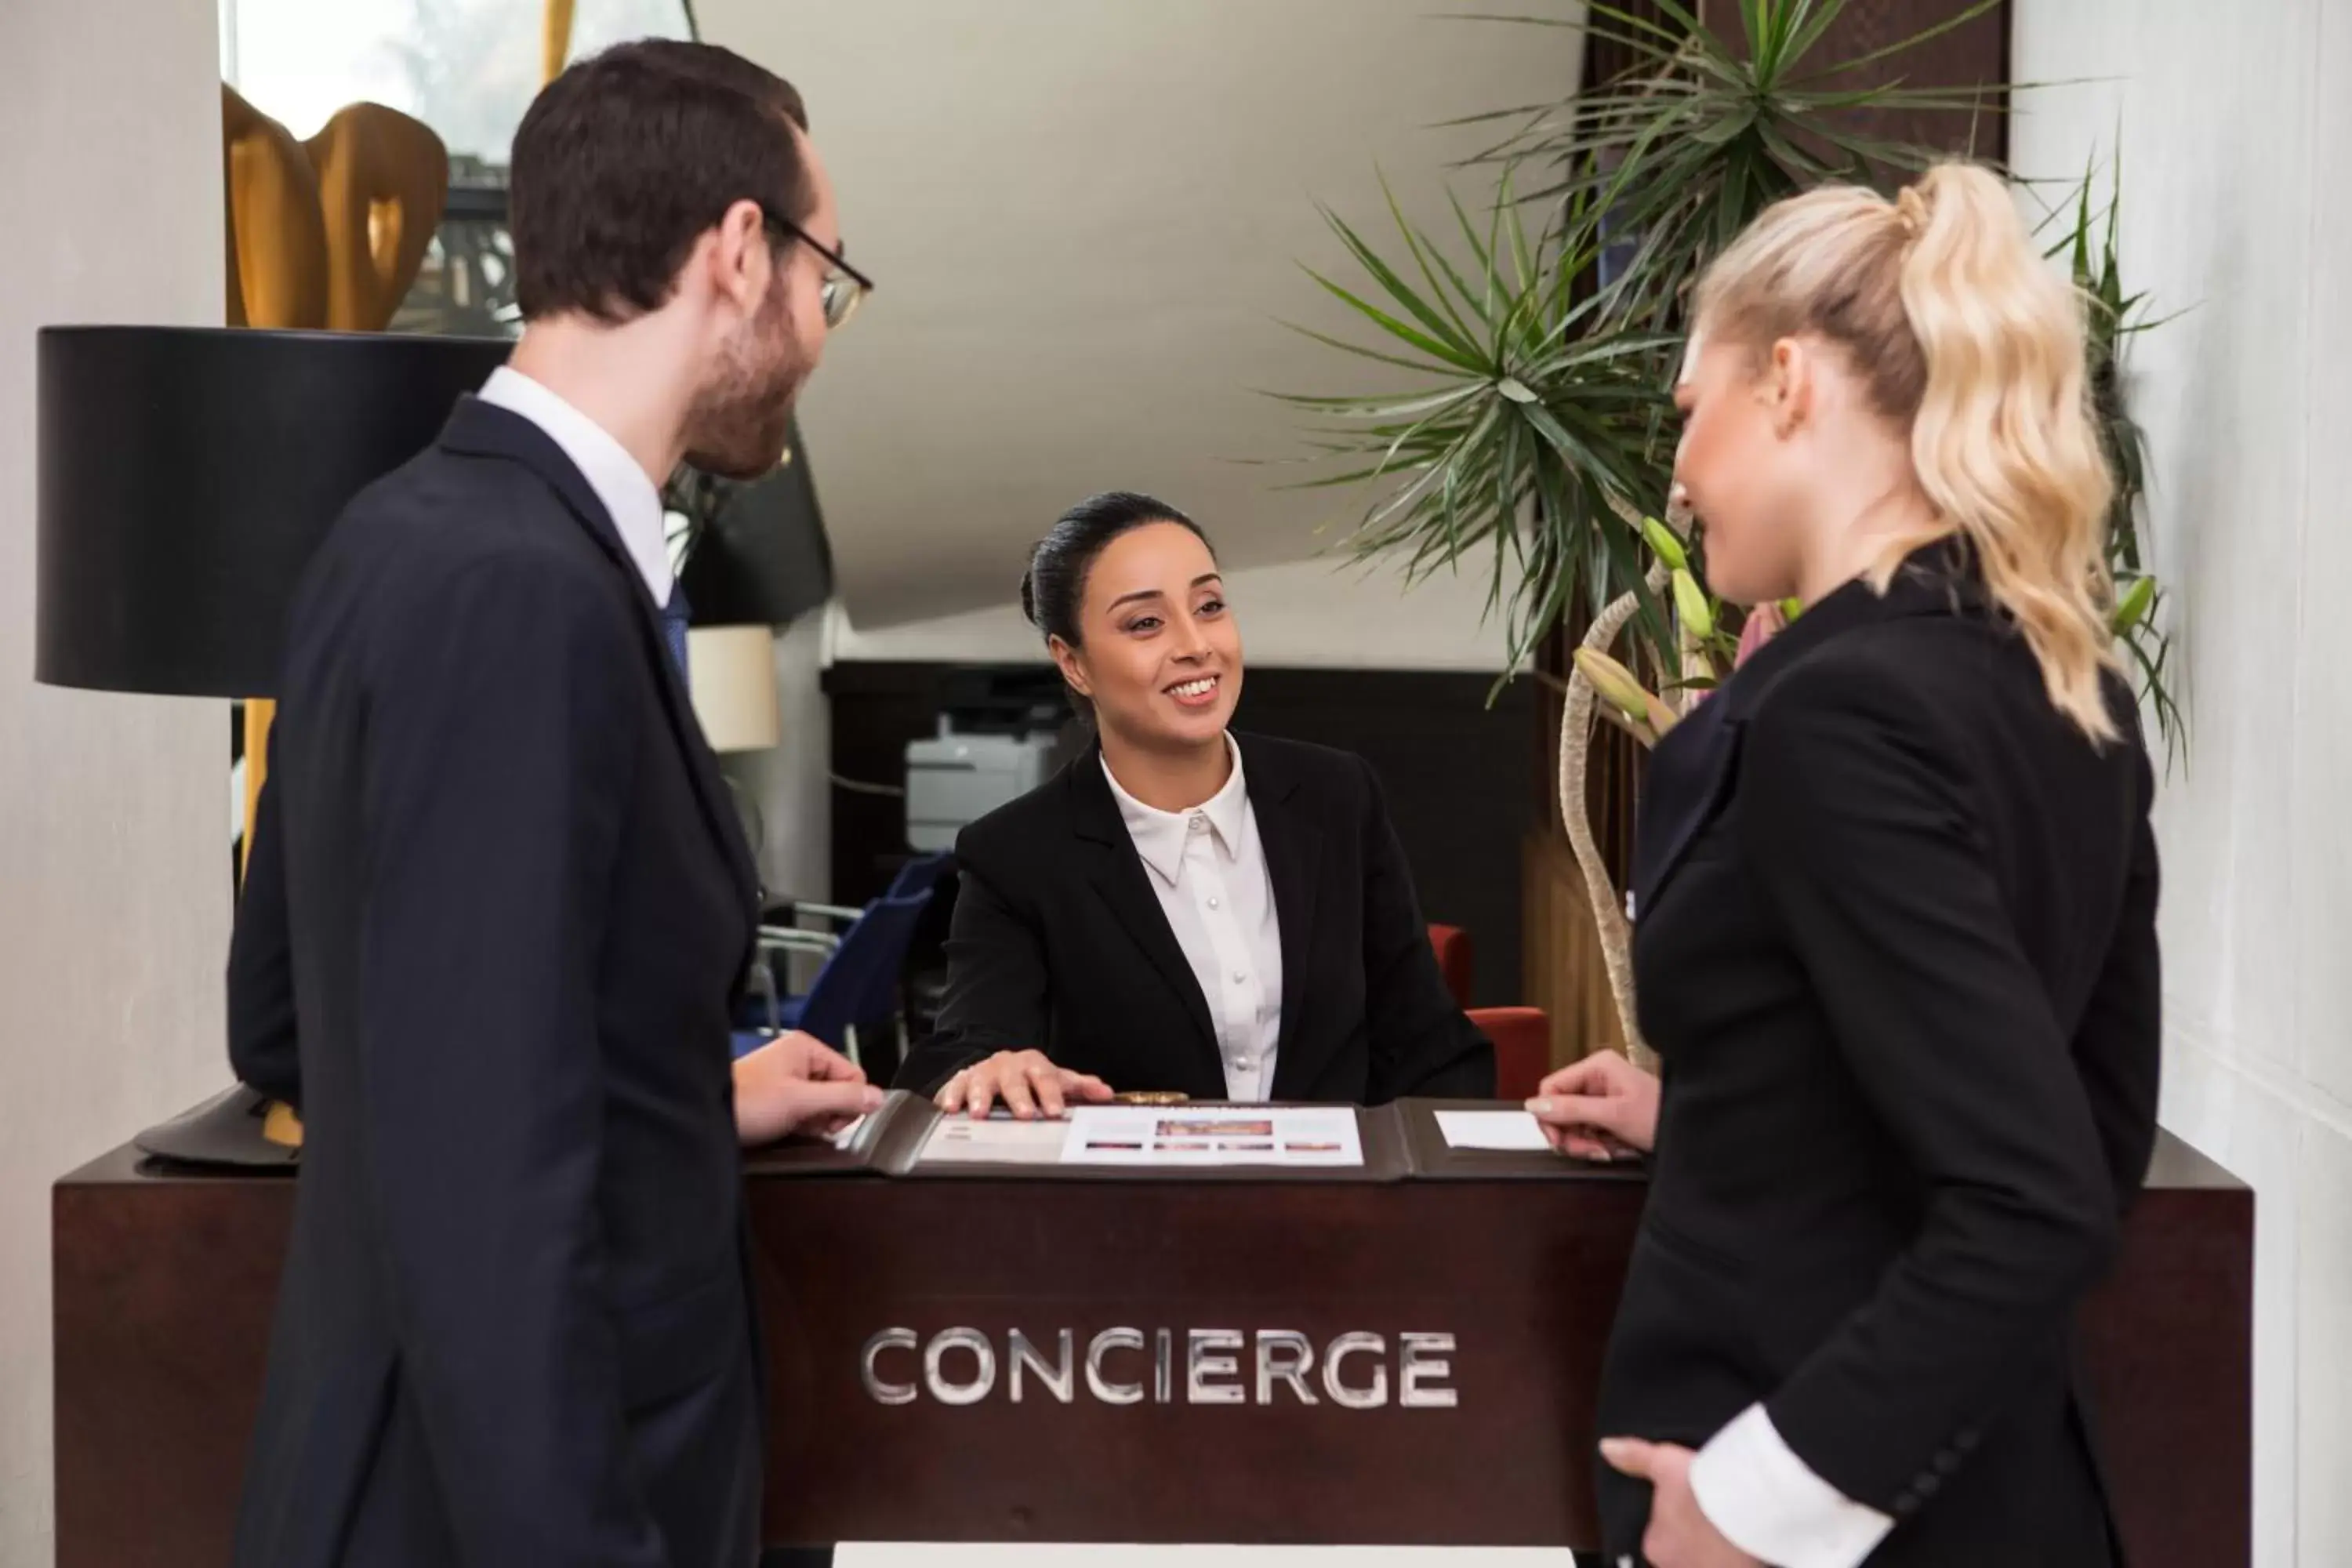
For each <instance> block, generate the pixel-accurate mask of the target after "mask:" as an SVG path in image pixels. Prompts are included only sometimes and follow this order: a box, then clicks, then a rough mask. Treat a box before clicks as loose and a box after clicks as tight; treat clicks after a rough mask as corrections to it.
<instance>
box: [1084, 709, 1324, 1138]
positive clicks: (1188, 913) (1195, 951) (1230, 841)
mask: <svg viewBox="0 0 2352 1568" xmlns="http://www.w3.org/2000/svg"><path fill="white" fill-rule="evenodd" d="M1225 746H1226V749H1227V750H1228V751H1229V752H1231V754H1232V756H1233V760H1234V772H1233V776H1232V777H1231V778H1228V779H1227V780H1226V781H1225V785H1224V787H1223V789H1221V790H1219V791H1218V792H1217V793H1216V794H1215V795H1212V796H1211V797H1210V798H1209V799H1207V800H1206V801H1203V802H1202V804H1201V805H1196V806H1194V807H1193V808H1192V810H1190V811H1161V810H1160V809H1158V808H1157V807H1155V806H1149V805H1144V804H1143V803H1142V802H1141V801H1139V800H1138V799H1136V798H1135V797H1134V796H1133V795H1129V794H1128V793H1127V791H1126V790H1125V789H1124V788H1123V787H1121V785H1120V784H1119V782H1118V775H1116V774H1115V773H1112V772H1111V771H1110V763H1108V761H1106V762H1105V763H1103V776H1104V777H1105V778H1107V779H1108V780H1110V793H1111V795H1112V797H1113V798H1114V799H1116V800H1117V801H1118V815H1119V817H1120V819H1121V820H1123V821H1124V822H1125V823H1126V824H1127V832H1128V837H1129V838H1132V839H1133V840H1134V841H1135V852H1136V854H1137V855H1138V856H1139V857H1140V858H1141V859H1142V861H1143V864H1144V867H1145V868H1146V870H1147V872H1148V873H1149V879H1150V883H1151V890H1152V891H1153V892H1155V893H1157V894H1158V895H1159V896H1160V910H1162V911H1163V912H1164V913H1165V914H1166V915H1167V916H1168V926H1169V929H1170V930H1171V931H1173V932H1174V933H1175V935H1176V945H1177V946H1179V947H1181V948H1182V949H1183V950H1184V960H1185V962H1186V963H1190V964H1191V965H1192V977H1193V978H1194V979H1195V980H1197V981H1199V982H1200V984H1201V994H1202V996H1203V997H1205V998H1206V999H1207V1000H1208V1004H1209V1018H1210V1021H1211V1022H1212V1023H1213V1024H1214V1025H1215V1026H1216V1030H1217V1049H1218V1051H1219V1053H1220V1054H1221V1055H1223V1058H1224V1059H1225V1093H1226V1095H1227V1096H1228V1097H1229V1098H1231V1099H1234V1100H1265V1099H1267V1098H1269V1097H1270V1095H1271V1092H1272V1090H1273V1088H1274V1052H1275V1047H1276V1044H1277V1043H1278V1042H1279V1041H1280V1039H1281V1037H1282V930H1281V927H1280V925H1279V924H1278V923H1277V922H1276V918H1275V908H1274V884H1273V882H1272V881H1271V880H1269V879H1268V878H1267V876H1266V869H1265V847H1264V846H1263V845H1262V844H1261V843H1260V842H1259V841H1258V836H1257V812H1256V810H1255V808H1254V807H1253V806H1252V805H1250V798H1249V787H1248V785H1247V784H1244V782H1243V778H1242V752H1241V748H1240V747H1239V746H1238V745H1235V744H1234V738H1233V737H1232V736H1231V735H1228V736H1226V737H1225Z"/></svg>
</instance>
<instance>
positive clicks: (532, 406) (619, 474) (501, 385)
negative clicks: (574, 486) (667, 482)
mask: <svg viewBox="0 0 2352 1568" xmlns="http://www.w3.org/2000/svg"><path fill="white" fill-rule="evenodd" d="M480 396H481V399H482V401H483V402H485V403H492V404H496V405H498V406H499V407H500V408H504V409H506V410H508V411H509V413H513V414H520V415H521V416H523V417H524V418H525V419H528V420H530V422H531V423H532V424H534V425H536V426H539V427H540V428H541V430H544V431H545V432H546V433H547V436H548V438H549V439H550V440H551V441H553V442H554V443H555V444H556V446H557V447H559V448H561V449H562V453H563V455H564V456H565V457H567V458H571V459H572V467H573V468H578V469H579V470H580V477H581V478H583V479H586V480H587V481H588V488H589V489H592V490H593V491H595V492H596V499H597V500H600V501H602V502H603V503H604V510H606V511H607V512H609V513H611V514H612V518H613V526H614V529H616V530H618V531H619V532H620V535H621V543H622V545H623V547H624V548H625V549H626V550H627V551H628V552H629V560H630V561H631V562H632V563H634V564H635V566H636V569H637V574H638V575H640V576H641V577H643V578H644V579H645V580H646V592H647V593H649V594H651V595H653V596H654V603H655V604H656V605H667V604H668V603H669V595H670V589H671V586H672V579H671V576H670V570H669V542H668V540H667V537H666V532H667V531H666V530H665V529H664V528H663V526H662V504H661V492H660V491H659V490H657V489H655V488H654V482H653V480H651V479H647V478H646V471H645V469H643V468H639V467H638V466H637V460H636V459H635V458H632V457H630V456H629V452H628V448H627V447H624V446H622V445H621V443H620V442H618V441H616V440H614V438H613V435H612V433H611V432H610V431H608V430H606V429H605V428H604V426H602V425H599V424H597V423H596V422H595V421H594V420H593V419H591V418H589V417H588V416H586V415H585V414H583V413H581V412H580V410H579V409H577V408H575V407H573V406H572V404H571V403H570V402H569V401H568V400H566V399H565V398H564V397H562V395H559V394H558V393H556V392H554V391H552V390H551V389H550V388H549V387H548V386H547V385H546V384H544V383H542V382H537V381H533V380H532V379H531V378H530V376H527V375H525V374H522V372H520V371H519V370H516V369H514V368H513V367H512V366H510V365H500V366H499V368H498V369H496V370H494V371H492V372H491V373H490V378H489V380H488V381H487V382H485V383H483V384H482V390H481V393H480Z"/></svg>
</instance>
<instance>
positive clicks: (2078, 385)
mask: <svg viewBox="0 0 2352 1568" xmlns="http://www.w3.org/2000/svg"><path fill="white" fill-rule="evenodd" d="M1694 319H1695V320H1696V321H1703V322H1704V323H1705V324H1706V331H1708V332H1709V333H1710V334H1717V333H1727V334H1729V335H1730V336H1732V337H1734V338H1737V339H1743V340H1747V341H1749V342H1757V343H1759V345H1761V344H1769V343H1770V342H1774V341H1776V340H1777V339H1779V338H1781V337H1787V336H1792V335H1794V334H1796V333H1798V332H1801V331H1811V332H1817V333H1819V334H1821V335H1822V336H1823V337H1826V338H1828V339H1829V340H1830V341H1832V342H1836V343H1838V344H1839V345H1840V346H1842V347H1843V348H1844V349H1845V350H1846V352H1847V353H1848V355H1849V356H1850V357H1851V359H1852V362H1853V366H1854V368H1855V369H1856V370H1857V371H1858V372H1859V373H1860V374H1862V375H1863V376H1864V378H1865V379H1866V380H1867V382H1868V384H1869V385H1870V388H1871V394H1872V398H1873V401H1874V404H1875V405H1876V406H1877V407H1878V409H1879V412H1880V413H1881V414H1883V415H1885V416H1887V417H1889V418H1891V419H1894V420H1895V421H1897V422H1899V423H1903V424H1907V426H1908V428H1909V430H1910V433H1911V462H1912V467H1913V468H1914V469H1915V470H1916V473H1917V475H1918V479H1919V487H1920V489H1921V490H1922V491H1924V492H1925V493H1926V495H1927V499H1928V500H1929V502H1930V503H1931V504H1932V505H1933V506H1934V507H1935V509H1936V512H1937V519H1938V522H1939V524H1940V526H1939V527H1938V528H1937V529H1936V530H1935V531H1932V532H1931V533H1929V534H1928V535H1927V536H1926V537H1924V538H1912V539H1906V540H1898V541H1895V542H1894V543H1892V544H1891V545H1890V547H1889V549H1888V551H1887V552H1886V554H1885V556H1884V557H1883V558H1882V559H1881V561H1880V563H1879V564H1878V567H1877V570H1876V572H1875V573H1874V582H1875V584H1876V585H1877V586H1878V587H1879V588H1880V589H1881V590H1882V591H1883V590H1884V589H1885V586H1886V583H1887V580H1888V579H1889V578H1891V577H1892V576H1893V575H1894V573H1895V569H1896V567H1897V566H1899V565H1900V564H1901V563H1902V560H1903V557H1904V556H1905V555H1906V554H1908V553H1909V552H1911V551H1912V550H1915V549H1916V548H1918V546H1919V545H1921V544H1923V543H1926V542H1928V541H1929V540H1931V539H1933V538H1937V537H1942V536H1945V535H1948V534H1951V533H1958V534H1960V535H1962V536H1963V537H1965V538H1966V539H1967V540H1968V542H1969V544H1970V545H1971V546H1972V547H1973V549H1974V551H1975V555H1976V561H1977V564H1978V568H1979V571H1980V572H1981V573H1982V574H1983V576H1984V582H1985V586H1986V588H1987V590H1988V591H1989V592H1990V594H1991V595H1992V597H1993V599H1994V601H1995V602H1996V603H1997V604H1998V605H2000V608H2001V609H2002V611H2003V612H2004V613H2005V614H2006V615H2007V616H2009V618H2010V619H2011V621H2012V622H2013V623H2014V624H2015V625H2016V626H2017V628H2018V631H2019V633H2020V634H2021V636H2023V637H2024V638H2025V641H2026V646H2027V647H2030V648H2032V651H2033V656H2034V658H2035V659H2036V660H2037V661H2038V662H2039V663H2040V665H2041V667H2042V684H2043V686H2044V687H2045V688H2046V689H2047V690H2048V691H2049V693H2050V700H2051V702H2052V703H2053V705H2055V706H2056V707H2057V708H2058V710H2060V711H2061V712H2063V713H2064V714H2065V715H2066V716H2067V717H2068V718H2070V719H2072V720H2073V721H2074V723H2075V724H2076V726H2077V727H2079V728H2080V729H2081V730H2082V731H2083V732H2084V734H2086V735H2088V736H2090V737H2091V738H2092V739H2094V740H2096V741H2110V740H2113V739H2115V737H2116V722H2115V719H2114V717H2113V716H2112V715H2111V714H2110V713H2109V712H2108V710H2107V703H2106V699H2105V691H2104V689H2103V683H2102V676H2103V674H2104V672H2105V670H2107V669H2108V668H2112V667H2113V666H2114V665H2115V663H2116V654H2115V647H2114V639H2113V637H2112V636H2111V634H2110V633H2109V630H2108V625H2107V616H2106V612H2105V605H2106V604H2107V602H2108V600H2109V599H2110V598H2111V597H2112V594H2113V586H2112V584H2110V582H2109V581H2108V578H2107V573H2106V567H2105V527H2106V514H2107V504H2108V500H2109V498H2110V497H2111V495H2112V494H2113V490H2114V479H2113V477H2112V476H2111V475H2110V474H2109V473H2108V471H2107V466H2106V459H2105V454H2104V453H2103V451H2102V450H2101V448H2100V445H2099V437H2098V428H2097V425H2096V422H2095V416H2094V415H2093V412H2092V408H2091V401H2090V387H2089V378H2088V375H2087V374H2086V371H2085V366H2084V330H2083V305H2082V301H2081V300H2079V299H2078V298H2077V297H2076V295H2075V293H2074V289H2072V288H2071V287H2070V286H2069V285H2068V283H2067V282H2066V280H2065V279H2063V278H2061V277H2060V276H2059V275H2058V274H2057V273H2056V272H2055V271H2054V270H2053V268H2051V267H2050V266H2049V265H2048V264H2047V263H2046V262H2045V261H2044V259H2043V258H2042V254H2041V252H2040V251H2039V249H2037V248H2036V247H2035V246H2034V244H2033V241H2032V236H2031V234H2030V233H2029V232H2028V231H2027V229H2026V226H2025V224H2024V221H2023V219H2022V218H2021V217H2020V216H2019V215H2018V212H2017V208H2016V206H2015V205H2014V204H2013V203H2012V202H2011V199H2010V195H2009V191H2008V189H2007V188H2006V187H2005V186H2004V185H2003V184H2001V182H2000V180H1999V179H1998V178H1996V177H1995V176H1994V175H1992V174H1989V173H1987V172H1986V171H1984V170H1982V169H1979V168H1976V167H1974V166H1972V165H1969V164H1966V163H1940V164H1937V166H1936V167H1934V168H1931V169H1929V170H1928V171H1927V173H1926V174H1923V175H1922V176H1921V177H1920V178H1919V179H1918V181H1917V182H1916V183H1915V184H1911V185H1909V186H1907V187H1906V189H1905V190H1904V191H1903V192H1902V193H1901V195H1898V196H1897V197H1896V198H1895V200H1894V201H1892V202H1889V201H1887V200H1886V199H1885V197H1883V196H1880V195H1876V194H1875V193H1874V192H1871V191H1866V190H1863V189H1860V188H1859V187H1855V186H1849V185H1832V186H1825V187H1822V189H1819V190H1814V191H1810V192H1807V193H1806V194H1804V195H1799V196H1792V197H1790V198H1789V199H1787V200H1786V201H1782V202H1779V203H1776V204H1775V205H1772V206H1770V207H1769V208H1767V209H1766V210H1765V211H1764V213H1763V214H1762V215H1761V216H1759V217H1758V218H1757V220H1756V221H1755V223H1754V224H1752V225H1750V226H1748V230H1747V231H1746V232H1745V233H1744V234H1742V235H1741V236H1740V237H1739V238H1738V240H1737V241H1735V242H1734V243H1733V244H1732V246H1731V247H1729V248H1728V249H1727V250H1726V251H1725V252H1724V253H1723V255H1722V256H1721V257H1719V258H1717V260H1716V262H1715V264H1714V265H1713V266H1712V267H1710V268H1708V270H1707V274H1706V278H1705V279H1702V280H1701V283H1700V286H1699V292H1698V297H1697V300H1696V310H1695V312H1694Z"/></svg>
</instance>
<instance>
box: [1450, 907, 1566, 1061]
mask: <svg viewBox="0 0 2352 1568" xmlns="http://www.w3.org/2000/svg"><path fill="white" fill-rule="evenodd" d="M1429 945H1430V946H1432V947H1433V948H1435V949H1436V950H1437V968H1438V973H1441V974H1443V975H1444V976H1445V988H1446V989H1447V990H1448V991H1450V992H1452V993H1453V994H1454V1005H1455V1006H1458V1007H1460V1008H1461V1009H1462V1010H1463V1011H1464V1012H1465V1013H1467V1014H1469V1016H1470V1021H1471V1022H1472V1023H1474V1024H1475V1025H1477V1026H1478V1027H1479V1029H1480V1030H1481V1031H1482V1032H1483V1033H1484V1034H1485V1035H1486V1037H1487V1038H1488V1039H1490V1040H1492V1041H1494V1042H1495V1095H1496V1099H1498V1100H1525V1099H1527V1098H1528V1096H1529V1095H1531V1094H1533V1093H1535V1091H1536V1086H1537V1085H1538V1084H1539V1083H1541V1082H1542V1081H1543V1078H1544V1074H1545V1073H1547V1072H1549V1071H1550V1070H1551V1017H1550V1016H1549V1014H1547V1013H1546V1012H1545V1011H1544V1010H1543V1009H1542V1008H1540V1007H1473V1006H1471V1005H1470V973H1471V952H1470V933H1469V932H1468V931H1464V930H1463V929H1462V928H1461V927H1460V926H1441V925H1433V926H1431V927H1430V928H1429Z"/></svg>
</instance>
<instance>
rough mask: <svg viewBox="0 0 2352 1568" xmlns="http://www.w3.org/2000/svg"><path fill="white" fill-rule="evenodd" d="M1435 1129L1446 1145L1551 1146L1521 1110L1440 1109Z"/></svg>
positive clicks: (1540, 1148)
mask: <svg viewBox="0 0 2352 1568" xmlns="http://www.w3.org/2000/svg"><path fill="white" fill-rule="evenodd" d="M1436 1115H1437V1130H1438V1131H1440V1132H1443V1133H1444V1134H1445V1146H1446V1147H1447V1148H1449V1149H1523V1150H1528V1151H1531V1152H1545V1151H1548V1150H1549V1149H1550V1148H1551V1145H1550V1144H1549V1142H1545V1140H1544V1135H1543V1128H1542V1127H1541V1126H1539V1125H1538V1123H1537V1121H1536V1119H1535V1118H1534V1117H1533V1116H1530V1115H1528V1113H1527V1112H1526V1111H1524V1110H1441V1111H1438V1112H1437V1113H1436Z"/></svg>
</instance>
